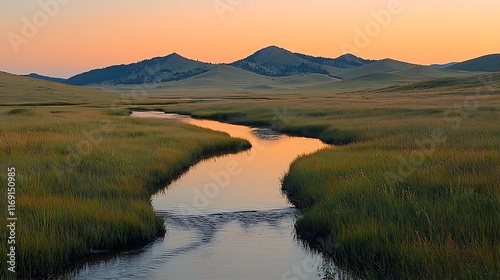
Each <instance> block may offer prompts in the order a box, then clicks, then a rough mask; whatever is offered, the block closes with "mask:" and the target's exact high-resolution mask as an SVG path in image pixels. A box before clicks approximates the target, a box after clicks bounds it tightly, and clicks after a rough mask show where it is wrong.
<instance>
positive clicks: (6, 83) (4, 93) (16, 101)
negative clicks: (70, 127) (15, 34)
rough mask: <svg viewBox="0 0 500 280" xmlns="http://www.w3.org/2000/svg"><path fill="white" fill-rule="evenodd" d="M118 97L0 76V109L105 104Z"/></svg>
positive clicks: (112, 94)
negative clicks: (22, 106)
mask: <svg viewBox="0 0 500 280" xmlns="http://www.w3.org/2000/svg"><path fill="white" fill-rule="evenodd" d="M118 98H119V95H117V94H114V93H110V92H106V91H97V90H93V89H89V88H83V87H76V86H71V85H64V84H60V83H55V82H50V81H45V80H40V79H34V78H29V77H23V76H18V75H13V74H9V73H5V72H0V99H1V101H0V106H5V105H33V106H36V105H72V104H92V105H96V106H97V105H99V104H106V103H110V102H113V101H114V100H115V99H118Z"/></svg>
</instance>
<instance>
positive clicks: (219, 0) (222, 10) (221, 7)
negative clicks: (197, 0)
mask: <svg viewBox="0 0 500 280" xmlns="http://www.w3.org/2000/svg"><path fill="white" fill-rule="evenodd" d="M242 3H243V0H216V1H214V2H213V3H212V5H213V7H214V10H215V12H216V13H217V16H218V17H219V19H220V20H221V21H223V20H224V19H226V14H227V13H232V12H234V11H235V9H236V8H237V7H238V6H240V5H241V4H242Z"/></svg>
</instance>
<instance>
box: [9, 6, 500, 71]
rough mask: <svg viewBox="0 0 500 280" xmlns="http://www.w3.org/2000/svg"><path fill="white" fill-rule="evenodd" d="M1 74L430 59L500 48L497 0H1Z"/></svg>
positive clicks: (420, 61)
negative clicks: (278, 60) (347, 58)
mask: <svg viewBox="0 0 500 280" xmlns="http://www.w3.org/2000/svg"><path fill="white" fill-rule="evenodd" d="M2 2H3V3H2V4H1V9H0V18H1V19H2V24H1V26H0V71H6V72H10V73H15V74H28V73H39V74H43V75H48V76H54V77H64V78H67V77H70V76H73V75H75V74H78V73H81V72H84V71H88V70H91V69H95V68H102V67H106V66H109V65H114V64H123V63H124V64H126V63H132V62H137V61H141V60H144V59H148V58H152V57H157V56H165V55H168V54H170V53H173V52H177V53H179V54H181V55H183V56H185V57H188V58H191V59H196V60H200V61H205V62H213V63H221V62H226V63H227V62H233V61H235V60H238V59H241V58H244V57H246V56H248V55H250V54H252V53H253V52H255V51H257V50H259V49H261V48H263V47H266V46H270V45H277V46H280V47H282V48H285V49H288V50H290V51H293V52H300V53H305V54H310V55H314V56H323V57H332V58H333V57H338V56H340V55H342V54H344V53H346V52H350V53H353V54H355V55H358V56H361V57H363V58H369V59H383V58H388V57H389V58H393V59H397V60H402V61H406V62H411V63H417V64H423V65H428V64H432V63H447V62H452V61H464V60H467V59H471V58H475V57H478V56H482V55H486V54H491V53H500V17H499V16H498V12H499V11H500V1H498V0H475V1H470V0H439V1H436V0H356V1H340V0H307V1H306V0H140V1H139V0H106V1H102V0H85V1H83V0H37V1H36V0H33V1H27V0H21V1H2Z"/></svg>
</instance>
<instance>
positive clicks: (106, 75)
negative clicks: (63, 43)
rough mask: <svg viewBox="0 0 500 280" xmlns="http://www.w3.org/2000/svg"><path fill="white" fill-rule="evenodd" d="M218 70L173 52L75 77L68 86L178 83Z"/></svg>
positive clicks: (68, 80)
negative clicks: (211, 70)
mask: <svg viewBox="0 0 500 280" xmlns="http://www.w3.org/2000/svg"><path fill="white" fill-rule="evenodd" d="M214 67H215V66H214V65H212V64H208V63H204V62H199V61H195V60H191V59H187V58H185V57H182V56H180V55H178V54H176V53H173V54H170V55H168V56H165V57H156V58H153V59H148V60H143V61H141V62H137V63H132V64H127V65H123V64H122V65H114V66H109V67H106V68H103V69H96V70H91V71H88V72H85V73H82V74H78V75H76V76H73V77H71V78H69V79H67V80H66V81H65V83H67V84H71V85H79V86H89V85H117V84H145V83H158V82H168V81H178V80H182V79H186V78H189V77H192V76H195V75H198V74H201V73H204V72H207V71H209V70H210V69H213V68H214Z"/></svg>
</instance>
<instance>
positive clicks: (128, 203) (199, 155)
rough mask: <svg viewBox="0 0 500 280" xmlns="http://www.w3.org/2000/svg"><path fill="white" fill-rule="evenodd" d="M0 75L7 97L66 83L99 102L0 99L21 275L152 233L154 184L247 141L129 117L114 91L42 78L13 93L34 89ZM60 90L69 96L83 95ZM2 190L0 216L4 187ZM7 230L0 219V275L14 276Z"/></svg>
mask: <svg viewBox="0 0 500 280" xmlns="http://www.w3.org/2000/svg"><path fill="white" fill-rule="evenodd" d="M1 78H4V79H3V80H2V83H1V85H2V88H3V89H2V90H3V97H4V99H3V100H2V102H5V103H9V104H10V103H38V102H42V101H43V100H51V101H53V100H57V99H58V98H57V95H55V96H51V94H50V92H56V93H57V92H64V91H65V90H69V91H71V90H73V91H77V92H78V91H81V94H87V96H85V98H86V99H87V100H89V101H90V102H92V103H93V104H94V105H95V104H98V105H99V107H103V108H90V107H83V106H53V105H52V106H19V105H16V106H2V107H0V118H1V120H2V121H1V123H0V158H1V159H2V160H1V163H0V164H1V170H2V171H1V172H0V185H2V186H7V184H8V172H7V169H8V168H10V167H14V168H15V169H16V172H15V173H16V174H15V180H16V186H17V187H16V206H17V213H16V215H17V217H18V222H17V227H16V250H17V256H16V264H17V276H18V277H19V278H27V277H48V276H50V275H54V273H58V272H60V271H61V270H62V269H63V268H65V267H67V266H68V264H69V263H71V262H72V261H74V260H76V259H78V258H81V257H83V256H85V255H87V254H89V253H90V252H91V250H98V249H114V248H123V247H126V246H134V245H137V244H144V243H145V242H148V241H150V240H152V239H154V238H156V237H157V236H158V235H161V234H162V233H164V232H165V228H164V223H163V220H162V219H161V218H159V217H157V216H156V215H155V213H154V211H153V207H152V205H151V203H150V197H151V195H152V194H153V193H154V192H156V191H157V190H159V189H160V188H163V187H164V186H165V185H166V184H167V183H168V182H170V181H171V180H173V179H175V178H176V177H178V176H179V175H180V174H181V173H182V172H183V171H184V170H186V169H187V168H188V167H189V166H191V165H193V164H195V163H196V162H198V161H200V160H201V159H203V158H206V157H209V156H213V155H216V154H220V153H223V152H235V151H238V150H240V149H245V148H248V146H249V143H248V142H247V141H244V140H241V139H233V138H230V137H229V136H228V135H227V134H223V133H218V132H213V131H209V130H205V129H201V128H197V127H193V126H189V125H185V124H181V123H176V122H165V121H158V120H148V119H132V118H130V117H128V114H129V111H128V110H123V109H120V108H111V107H109V106H110V105H111V104H112V102H113V98H112V97H113V95H112V94H108V93H105V92H97V91H91V90H88V91H87V92H85V89H79V88H74V87H67V86H59V85H56V84H52V83H47V82H40V83H41V84H43V86H44V87H46V88H48V89H50V90H47V93H46V94H47V96H36V97H35V98H34V99H30V98H24V101H23V102H21V101H20V100H18V99H21V98H20V97H19V96H18V95H21V94H24V93H23V91H27V92H28V93H31V91H33V90H34V89H33V84H32V83H31V79H26V78H18V77H17V78H15V77H9V78H8V79H7V78H5V76H3V77H1ZM18 79H20V81H19V80H18ZM37 83H38V82H37ZM38 86H39V85H38V84H37V85H36V86H35V87H38ZM96 92H97V93H98V94H99V95H95V93H96ZM9 93H10V95H9ZM41 94H43V93H41ZM26 95H27V96H29V94H26ZM61 96H63V95H61ZM115 96H116V95H115ZM63 98H64V101H67V102H70V103H79V102H80V101H79V100H80V99H81V97H80V96H78V95H76V96H74V97H73V98H71V97H63ZM38 99H39V100H40V101H38ZM115 99H116V97H115ZM43 102H44V101H43ZM4 105H6V104H4ZM39 105H40V104H39ZM2 192H5V194H6V193H7V189H6V188H5V189H4V190H2ZM1 197H2V199H1V200H0V213H1V217H4V218H5V217H7V213H6V210H7V200H6V195H5V196H4V194H2V195H1ZM4 218H2V219H4ZM7 234H8V232H7V228H6V227H5V225H4V226H2V228H1V231H0V235H1V236H2V241H1V242H2V245H1V246H0V262H1V263H2V271H1V272H0V278H1V279H8V278H7V277H8V276H12V275H11V274H7V273H6V270H5V269H6V268H5V267H6V266H5V264H6V262H7V253H8V252H7V247H6V244H7V242H6V239H5V238H6V237H7Z"/></svg>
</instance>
